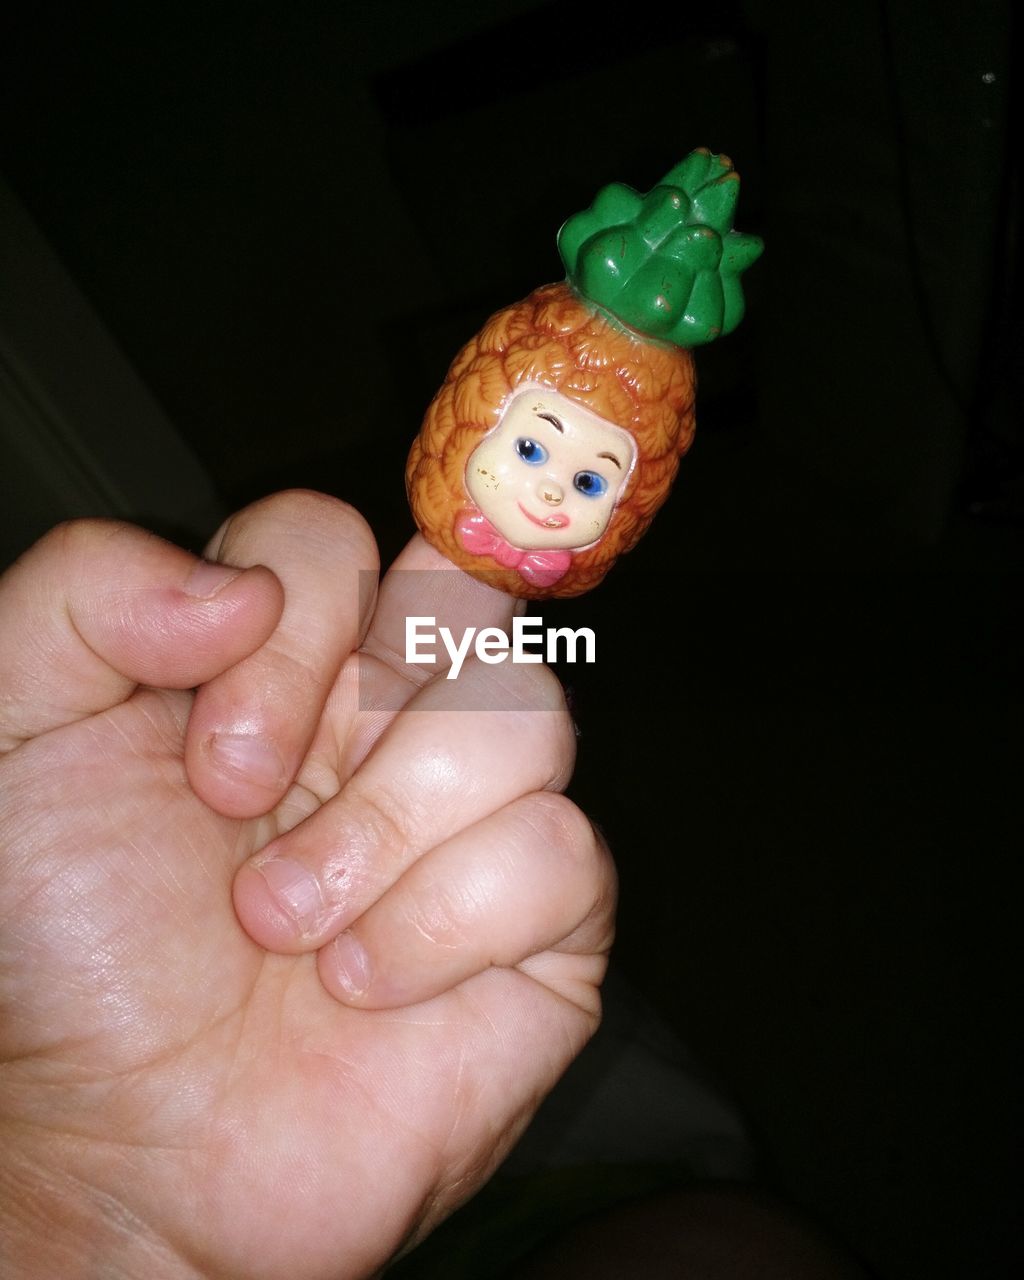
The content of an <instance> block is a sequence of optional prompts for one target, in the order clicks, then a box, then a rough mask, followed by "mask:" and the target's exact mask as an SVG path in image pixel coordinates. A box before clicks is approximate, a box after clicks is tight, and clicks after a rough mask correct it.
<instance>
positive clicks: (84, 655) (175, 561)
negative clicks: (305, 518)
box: [0, 520, 283, 751]
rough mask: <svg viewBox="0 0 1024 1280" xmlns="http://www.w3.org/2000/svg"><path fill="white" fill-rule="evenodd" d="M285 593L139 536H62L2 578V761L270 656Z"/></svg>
mask: <svg viewBox="0 0 1024 1280" xmlns="http://www.w3.org/2000/svg"><path fill="white" fill-rule="evenodd" d="M282 606H283V592H282V589H281V585H280V583H279V582H278V580H277V578H275V577H274V575H273V574H272V573H271V572H270V570H269V569H264V568H261V567H257V568H253V569H248V570H245V571H243V570H240V569H233V568H231V567H229V566H225V565H212V564H208V563H207V562H205V561H202V560H198V559H197V558H196V557H195V556H192V555H190V554H189V553H188V552H187V551H182V550H181V549H180V548H178V547H175V546H172V545H171V544H170V543H168V542H164V541H162V540H161V539H160V538H157V537H154V536H153V535H152V534H148V533H145V532H144V531H143V530H141V529H136V528H134V527H133V526H131V525H125V524H119V523H115V522H113V521H107V520H76V521H73V522H71V523H69V524H65V525H59V526H58V527H57V528H56V529H54V530H53V531H52V532H51V533H49V534H47V535H46V537H45V538H43V539H42V541H40V542H38V543H37V544H36V545H35V546H34V547H32V548H31V549H30V550H29V551H28V552H26V553H25V555H24V556H22V558H21V559H20V560H19V561H18V562H17V563H16V564H15V565H13V566H12V567H11V569H9V570H8V572H7V573H6V574H4V576H3V577H2V578H0V751H7V750H10V749H11V748H13V747H15V746H17V745H18V743H20V742H22V741H24V740H26V739H27V738H32V737H35V736H36V735H37V734H40V733H45V732H46V731H47V730H49V729H54V728H57V727H59V726H60V725H63V724H68V723H70V722H72V721H74V720H80V719H83V718H85V717H86V716H90V715H93V714H95V713H96V712H98V711H103V710H105V709H106V708H108V707H111V706H114V705H116V704H117V703H119V702H122V701H123V700H124V699H125V698H127V697H128V696H129V694H130V693H131V692H132V690H133V689H134V688H135V686H136V685H138V684H149V685H154V686H157V687H159V688H172V689H188V688H191V687H193V686H195V685H199V684H202V683H204V682H205V681H207V680H210V679H212V677H213V676H215V675H217V674H218V673H219V672H221V671H224V670H226V669H227V668H228V667H230V666H232V665H233V664H234V663H236V662H238V661H239V660H240V659H241V658H243V657H245V656H246V655H248V654H249V653H251V652H252V651H253V650H254V649H256V648H257V647H258V646H259V645H261V644H262V643H263V642H264V641H265V640H266V639H267V637H268V636H269V635H270V634H271V632H272V631H273V629H274V626H275V625H276V623H277V620H278V618H279V616H280V614H281V609H282Z"/></svg>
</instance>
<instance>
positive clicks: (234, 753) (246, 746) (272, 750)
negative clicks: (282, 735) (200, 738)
mask: <svg viewBox="0 0 1024 1280" xmlns="http://www.w3.org/2000/svg"><path fill="white" fill-rule="evenodd" d="M209 749H210V755H211V756H212V757H213V761H214V764H216V765H217V766H218V767H219V768H221V769H227V770H228V771H230V772H231V773H240V774H243V775H244V777H245V778H246V779H247V780H248V781H250V782H256V783H259V785H260V786H263V787H268V788H270V789H273V788H276V787H283V786H284V784H285V782H287V780H288V779H287V776H286V774H285V769H284V761H283V760H282V759H281V755H280V753H279V752H278V750H277V748H276V747H275V746H274V744H273V743H272V742H268V741H267V739H266V738H260V737H257V735H256V734H251V733H215V734H213V736H212V737H211V738H210V743H209Z"/></svg>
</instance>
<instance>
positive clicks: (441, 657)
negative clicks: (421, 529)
mask: <svg viewBox="0 0 1024 1280" xmlns="http://www.w3.org/2000/svg"><path fill="white" fill-rule="evenodd" d="M525 603H526V602H525V601H523V600H517V599H516V598H515V597H514V596H510V595H508V594H507V593H506V592H504V591H501V590H499V589H498V588H497V587H492V586H489V585H488V584H487V583H486V582H481V581H478V580H477V579H476V578H471V577H470V576H469V574H468V573H463V571H462V570H461V569H457V568H456V567H455V565H453V564H452V563H451V561H450V560H447V559H446V558H445V557H444V556H443V555H442V554H441V552H440V551H436V550H435V549H434V548H433V547H432V546H431V545H430V544H429V543H428V542H427V541H426V539H425V538H424V537H423V536H422V535H421V534H416V536H415V537H414V538H412V540H411V541H410V542H409V543H408V544H407V545H406V547H405V550H404V551H403V552H402V553H401V555H400V556H399V557H398V559H397V560H396V561H395V562H394V564H393V565H392V566H391V568H390V569H389V570H388V572H387V573H386V574H385V576H384V580H383V582H382V583H381V587H380V597H379V599H378V601H377V608H376V611H375V612H374V615H373V621H372V622H371V624H370V628H369V631H368V632H367V635H366V639H365V640H364V641H363V645H362V651H363V652H364V653H366V654H369V655H370V656H371V657H373V658H376V659H378V660H379V661H380V662H381V663H383V664H384V666H385V667H387V668H388V669H390V671H391V672H393V673H394V674H396V675H398V676H399V677H401V679H402V681H403V682H404V687H400V686H398V685H394V688H395V690H396V692H397V693H398V696H399V697H400V699H401V701H402V702H406V701H408V700H409V698H411V697H412V695H413V694H414V693H415V692H416V690H417V689H418V688H419V687H420V686H421V685H423V684H425V683H426V682H427V681H428V680H430V679H432V678H433V677H435V676H437V675H441V674H444V673H445V672H446V671H447V670H448V668H449V667H450V666H451V659H450V657H449V655H448V653H447V650H446V649H445V648H444V646H442V647H441V650H440V652H439V653H437V655H436V659H437V660H436V661H435V662H424V661H415V660H409V658H408V657H407V655H406V636H407V624H408V620H409V619H410V618H429V619H431V620H432V623H431V625H432V626H433V628H434V630H435V632H436V633H437V634H438V635H440V633H441V630H442V628H445V629H446V630H447V631H448V633H449V634H450V635H451V636H452V637H453V638H454V640H455V641H456V642H458V641H459V640H460V639H461V637H463V636H464V635H465V633H466V631H468V630H469V629H470V628H475V629H476V631H477V632H479V631H481V630H483V628H485V627H497V628H498V629H499V630H502V631H506V632H507V631H508V629H509V627H510V626H511V624H512V619H513V617H515V616H516V615H517V614H521V613H522V612H523V609H524V607H525ZM363 674H364V675H365V676H366V677H367V678H370V672H369V671H367V672H364V673H363ZM387 683H389V684H393V682H387Z"/></svg>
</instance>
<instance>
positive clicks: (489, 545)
mask: <svg viewBox="0 0 1024 1280" xmlns="http://www.w3.org/2000/svg"><path fill="white" fill-rule="evenodd" d="M455 532H456V534H457V535H458V539H459V541H460V542H461V543H462V545H463V547H464V548H465V549H466V550H467V551H468V552H469V554H470V555H473V556H490V557H491V558H492V559H494V560H497V562H498V564H500V565H502V566H503V567H504V568H506V569H517V570H518V571H519V576H520V577H521V578H522V579H523V580H524V581H525V582H528V583H530V585H531V586H534V587H551V586H554V584H555V583H556V582H557V581H558V580H559V578H564V577H565V575H566V573H567V572H568V570H569V566H570V565H571V564H572V552H571V551H520V550H519V548H518V547H514V546H513V545H512V544H511V543H510V542H507V541H506V540H505V539H504V538H503V537H502V536H501V534H500V533H499V532H498V531H497V529H495V527H494V525H493V524H491V522H490V521H489V520H488V519H487V517H486V516H484V515H481V514H480V512H479V511H476V510H474V509H473V508H467V509H466V510H465V511H460V512H459V516H458V519H457V520H456V522H455Z"/></svg>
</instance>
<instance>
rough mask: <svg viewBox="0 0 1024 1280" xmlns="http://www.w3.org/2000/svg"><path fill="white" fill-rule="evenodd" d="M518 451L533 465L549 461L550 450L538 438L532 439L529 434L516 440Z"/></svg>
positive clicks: (523, 458) (524, 459)
mask: <svg viewBox="0 0 1024 1280" xmlns="http://www.w3.org/2000/svg"><path fill="white" fill-rule="evenodd" d="M515 448H516V453H518V454H519V456H520V458H522V460H523V461H524V462H529V463H530V465H531V466H534V467H536V466H539V465H540V464H541V463H542V462H547V460H548V451H547V449H545V448H544V446H543V445H542V444H538V443H537V441H536V440H531V439H530V437H529V436H520V437H519V439H518V440H517V441H516V445H515Z"/></svg>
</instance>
